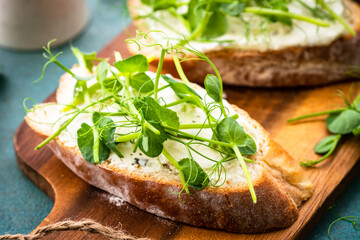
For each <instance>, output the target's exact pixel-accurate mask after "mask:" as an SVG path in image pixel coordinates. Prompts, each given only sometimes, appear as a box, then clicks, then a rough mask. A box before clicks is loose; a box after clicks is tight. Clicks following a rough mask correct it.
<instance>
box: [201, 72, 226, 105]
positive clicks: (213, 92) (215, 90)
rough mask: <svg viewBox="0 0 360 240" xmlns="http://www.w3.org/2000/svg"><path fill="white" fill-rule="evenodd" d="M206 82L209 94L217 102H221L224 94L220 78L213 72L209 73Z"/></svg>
mask: <svg viewBox="0 0 360 240" xmlns="http://www.w3.org/2000/svg"><path fill="white" fill-rule="evenodd" d="M204 83H205V89H206V92H207V94H208V95H209V96H210V97H211V98H212V99H214V100H215V102H220V101H221V100H222V96H221V89H220V88H221V87H220V82H219V79H218V78H217V77H216V76H214V75H212V74H208V75H207V76H206V78H205V81H204Z"/></svg>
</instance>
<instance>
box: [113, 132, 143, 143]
mask: <svg viewBox="0 0 360 240" xmlns="http://www.w3.org/2000/svg"><path fill="white" fill-rule="evenodd" d="M140 134H141V132H136V133H130V134H127V135H124V136H120V137H118V138H117V139H116V142H128V141H131V140H134V139H137V138H138V137H139V136H140Z"/></svg>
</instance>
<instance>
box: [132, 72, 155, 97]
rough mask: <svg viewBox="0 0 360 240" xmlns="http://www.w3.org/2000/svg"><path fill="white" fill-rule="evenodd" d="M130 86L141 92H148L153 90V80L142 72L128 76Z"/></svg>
mask: <svg viewBox="0 0 360 240" xmlns="http://www.w3.org/2000/svg"><path fill="white" fill-rule="evenodd" d="M130 86H131V87H133V88H134V89H136V91H138V92H142V93H148V92H151V91H153V90H154V82H153V81H152V80H151V78H150V77H149V76H148V75H147V74H146V73H143V72H140V73H137V74H135V75H133V76H131V77H130Z"/></svg>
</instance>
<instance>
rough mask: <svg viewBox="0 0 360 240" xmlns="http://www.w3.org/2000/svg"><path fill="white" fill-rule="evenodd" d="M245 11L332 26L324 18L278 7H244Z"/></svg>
mask: <svg viewBox="0 0 360 240" xmlns="http://www.w3.org/2000/svg"><path fill="white" fill-rule="evenodd" d="M244 12H246V13H255V14H259V15H269V16H283V17H289V18H292V19H296V20H299V21H303V22H309V23H312V24H315V25H318V26H321V27H330V24H329V23H328V22H326V21H323V20H320V19H317V18H312V17H307V16H304V15H299V14H295V13H291V12H284V11H281V10H276V9H269V8H261V7H246V8H245V9H244Z"/></svg>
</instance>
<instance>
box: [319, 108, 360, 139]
mask: <svg viewBox="0 0 360 240" xmlns="http://www.w3.org/2000/svg"><path fill="white" fill-rule="evenodd" d="M326 125H327V127H328V129H329V131H330V132H332V133H335V134H348V133H351V132H352V131H353V130H354V129H355V128H357V127H358V126H359V125H360V113H358V112H356V111H354V110H352V109H347V110H345V111H343V112H341V113H340V114H337V115H334V114H333V115H330V116H329V117H327V118H326Z"/></svg>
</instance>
